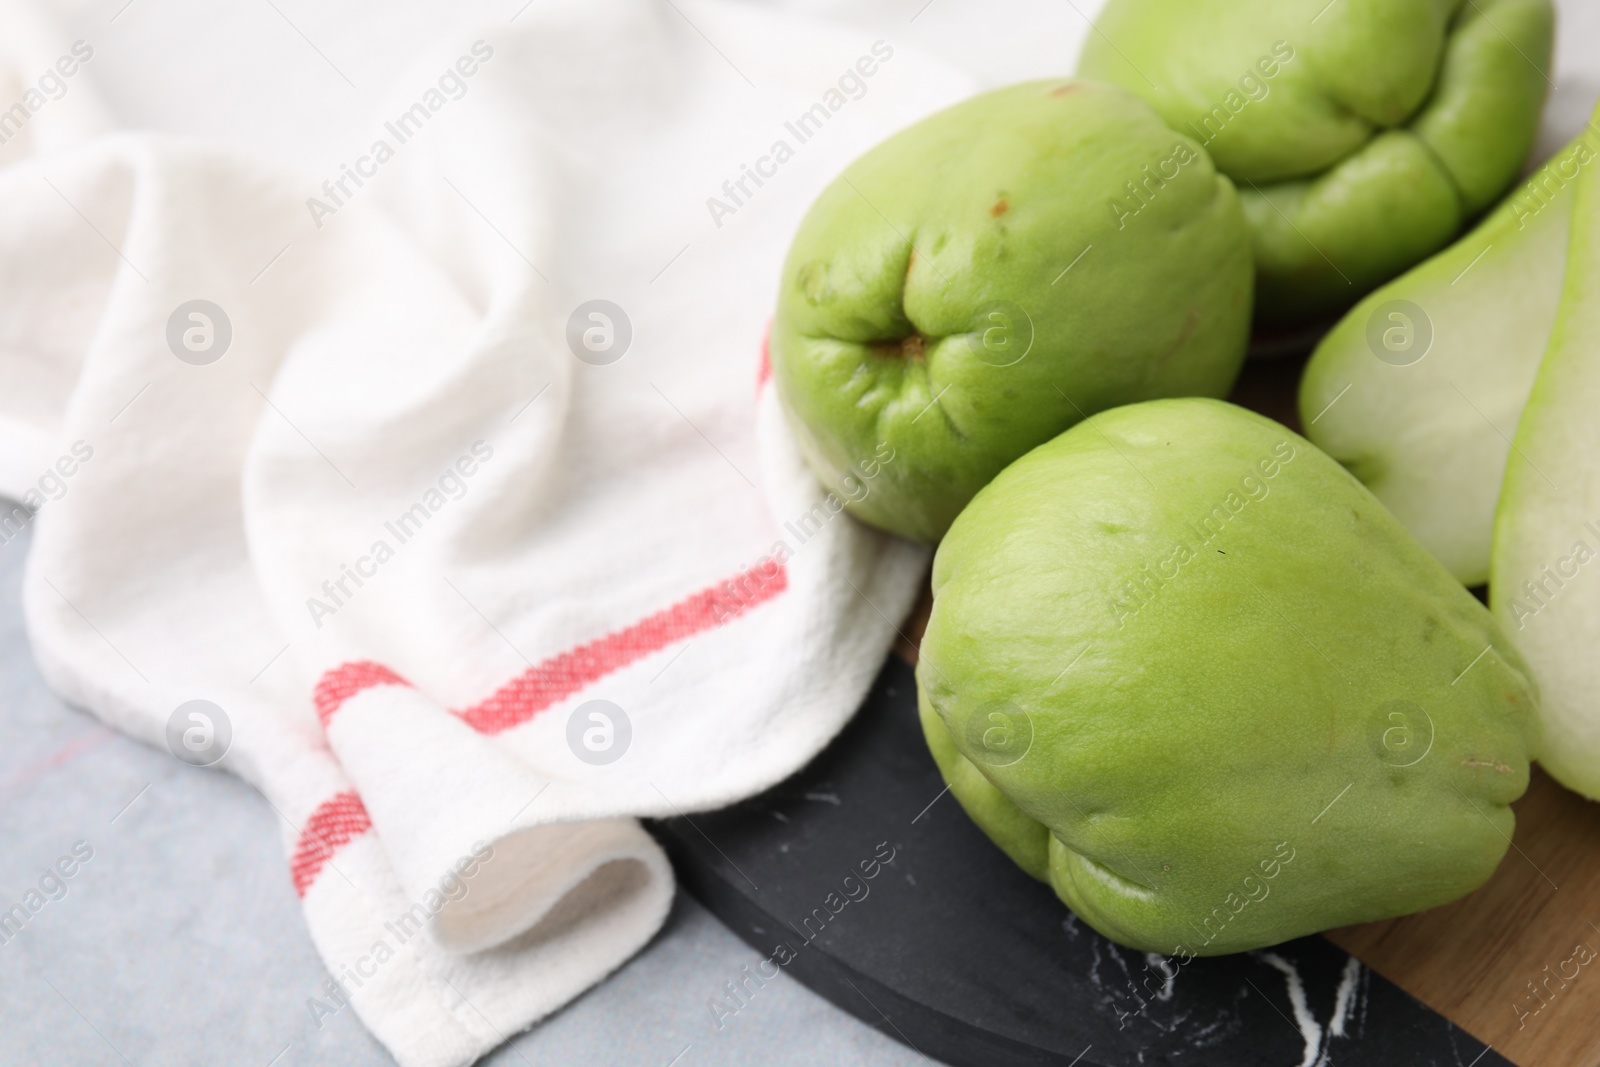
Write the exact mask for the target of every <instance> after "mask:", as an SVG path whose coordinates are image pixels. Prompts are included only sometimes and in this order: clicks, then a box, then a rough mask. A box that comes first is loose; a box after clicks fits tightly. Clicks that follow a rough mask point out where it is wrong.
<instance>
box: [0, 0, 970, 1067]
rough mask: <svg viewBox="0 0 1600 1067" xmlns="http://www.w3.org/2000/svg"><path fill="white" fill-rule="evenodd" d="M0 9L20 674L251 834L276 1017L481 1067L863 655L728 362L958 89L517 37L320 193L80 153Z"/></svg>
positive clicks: (806, 730)
mask: <svg viewBox="0 0 1600 1067" xmlns="http://www.w3.org/2000/svg"><path fill="white" fill-rule="evenodd" d="M3 17H4V18H5V24H4V32H0V93H3V94H4V95H3V96H0V108H5V109H8V110H4V111H0V138H3V143H0V153H4V155H3V156H0V161H3V162H4V166H3V167H0V493H3V494H4V495H6V496H8V497H11V498H13V499H17V500H19V501H22V502H23V503H24V504H25V505H26V507H25V508H22V509H18V508H13V507H11V506H9V505H7V506H5V507H4V508H3V509H0V538H3V539H4V540H7V541H9V540H12V539H13V537H14V535H15V533H16V531H17V530H18V529H20V528H21V527H23V526H26V525H29V524H32V525H33V526H34V527H35V530H34V536H33V547H32V554H31V558H30V560H29V564H28V570H27V578H26V583H25V590H24V606H25V610H26V615H27V622H28V627H29V633H30V637H31V639H32V642H33V647H34V651H35V655H36V657H37V659H38V662H39V664H40V666H41V669H42V671H43V673H44V675H45V677H46V678H47V679H48V681H49V682H50V684H51V685H52V686H53V687H54V688H55V689H56V690H57V691H59V692H60V693H61V694H62V695H63V696H64V697H66V698H67V699H68V700H70V701H72V702H74V703H76V704H79V705H81V706H83V707H86V708H89V709H90V710H92V711H93V712H94V713H95V714H97V715H99V716H100V717H102V718H103V719H105V720H106V721H107V722H109V723H111V724H113V725H115V726H117V727H118V728H120V729H122V730H125V731H127V732H128V733H130V734H132V735H134V736H136V737H139V738H142V739H144V740H146V741H148V742H150V743H151V744H154V745H161V746H167V747H170V748H172V749H173V751H174V752H175V753H177V754H180V755H182V756H183V757H184V758H187V759H189V760H190V761H191V762H197V763H206V762H209V761H211V760H213V759H215V758H216V756H217V755H218V754H219V753H225V755H222V757H221V760H220V762H219V763H217V764H216V766H218V767H220V768H222V769H226V770H230V771H233V772H235V773H237V774H240V775H242V776H243V777H244V778H246V779H247V780H249V781H250V782H252V783H254V784H255V785H256V786H257V787H258V788H259V789H260V790H261V791H262V793H263V794H264V795H265V796H266V798H267V799H268V800H269V801H270V802H271V804H272V805H273V807H274V808H275V809H276V811H277V812H278V813H279V815H280V816H281V818H282V823H283V827H284V833H285V840H286V844H287V849H288V852H289V857H290V862H289V867H290V877H291V878H292V881H293V885H294V887H295V889H296V891H297V892H298V893H299V894H300V895H301V896H302V897H303V899H304V905H305V912H306V918H307V922H308V924H309V926H310V930H311V933H312V936H313V939H314V941H315V943H316V945H317V947H318V950H319V951H320V953H321V955H322V956H323V959H324V960H325V962H326V963H327V966H328V970H329V972H330V975H331V979H330V982H329V984H328V986H327V988H326V998H325V999H322V1000H317V1001H316V1003H314V1004H312V1005H310V1006H311V1007H312V1009H313V1011H314V1012H315V1011H316V1010H317V1009H318V1005H320V1006H321V1008H322V1009H323V1010H327V1011H334V1010H338V1009H339V1008H340V1007H342V1005H343V1004H344V1003H345V1002H346V1000H348V1002H349V1003H350V1004H351V1005H352V1006H353V1007H354V1009H355V1011H356V1012H357V1013H358V1014H359V1015H360V1017H361V1018H362V1019H363V1020H364V1021H365V1023H366V1024H367V1025H368V1026H369V1027H370V1028H371V1029H372V1031H373V1032H374V1033H375V1034H376V1035H377V1036H378V1037H379V1039H380V1040H382V1041H383V1042H384V1044H385V1045H387V1046H388V1047H389V1048H390V1049H391V1050H392V1051H393V1053H394V1054H395V1056H396V1058H397V1059H398V1060H399V1061H400V1063H401V1064H403V1065H405V1067H430V1065H440V1067H449V1065H456V1064H465V1063H469V1062H470V1061H472V1060H473V1059H475V1058H476V1057H478V1056H479V1055H481V1054H482V1053H483V1052H485V1051H486V1050H487V1049H489V1048H491V1047H493V1046H494V1045H496V1044H498V1043H499V1042H501V1041H503V1040H504V1039H505V1037H506V1036H507V1035H508V1034H512V1033H515V1032H517V1031H518V1030H520V1029H522V1028H524V1027H526V1026H527V1025H529V1024H530V1023H531V1022H533V1021H534V1020H536V1019H538V1018H539V1017H541V1016H542V1015H544V1014H546V1013H548V1012H550V1011H552V1010H553V1009H555V1008H556V1007H558V1006H560V1005H561V1004H563V1003H564V1002H566V1001H568V1000H569V999H571V998H572V997H573V996H575V995H576V994H578V993H579V992H581V991H582V990H583V989H585V988H586V987H588V986H589V985H591V984H593V983H594V982H596V981H598V980H599V979H600V978H601V977H603V976H604V975H605V974H606V973H607V972H609V971H610V970H611V969H613V968H615V967H616V966H617V965H618V964H620V963H621V962H622V961H624V960H625V959H627V958H628V956H630V955H631V954H632V953H634V952H635V951H637V950H638V949H639V948H640V947H641V946H642V945H643V944H644V943H645V942H646V941H647V940H648V938H649V937H650V936H651V934H652V933H653V932H654V931H655V930H656V928H657V927H658V926H659V924H660V922H661V921H662V919H663V918H664V916H665V914H666V911H667V908H668V905H669V902H670V898H671V893H672V880H671V872H670V869H669V868H668V866H667V864H666V863H665V861H664V859H663V857H662V854H661V852H660V850H659V849H658V848H657V846H656V845H655V844H654V843H653V842H652V841H651V839H650V838H649V837H648V836H647V835H646V834H645V833H644V832H643V830H642V829H641V828H640V826H639V825H638V823H637V821H636V819H637V817H639V816H646V815H650V816H668V815H674V814H679V813H684V812H693V811H699V810H705V809H708V808H714V807H717V806H720V805H725V804H727V803H729V802H732V801H734V800H737V799H739V798H740V797H743V796H747V795H749V794H751V793H753V792H755V791H757V790H760V789H762V788H764V787H766V786H768V785H771V784H773V783H775V782H777V781H779V780H781V779H782V778H783V777H785V776H786V775H788V774H789V773H791V772H792V771H794V770H795V769H797V768H798V767H799V766H801V765H802V764H803V763H804V762H805V761H806V760H807V759H809V758H810V757H811V756H812V755H814V754H815V753H816V752H817V751H818V750H819V749H820V748H821V747H822V746H823V745H824V744H825V743H826V742H827V741H828V740H829V739H830V738H831V737H833V736H834V735H835V734H836V733H837V731H838V730H839V729H840V727H841V726H842V725H843V724H844V722H845V721H846V720H847V719H848V717H849V716H850V715H851V713H852V712H853V711H854V710H855V708H856V706H857V705H858V703H859V702H860V700H861V698H862V696H863V695H864V693H865V691H866V689H867V687H868V685H869V684H870V682H871V679H872V678H873V676H874V674H875V673H876V671H877V670H878V668H879V666H880V664H881V662H882V660H883V658H884V656H885V654H886V653H887V651H888V649H889V647H890V644H891V643H892V641H893V640H894V638H895V635H896V626H897V624H898V623H899V622H900V620H901V619H902V618H903V617H904V616H905V614H906V612H907V611H908V609H909V608H910V606H911V604H912V602H913V600H914V598H915V596H916V592H917V588H918V584H919V581H920V578H921V575H922V574H923V572H924V569H925V566H926V562H927V553H926V550H924V549H921V548H918V547H915V546H912V545H909V544H906V543H903V542H899V541H897V540H895V539H892V538H889V537H886V536H883V535H880V534H877V533H875V532H872V531H870V530H867V529H865V528H864V527H862V526H860V525H858V524H856V523H854V521H853V520H850V519H848V518H846V517H843V516H841V515H840V514H839V502H838V501H837V500H836V499H832V498H828V497H825V496H824V495H823V494H822V493H821V491H820V490H819V489H818V487H817V486H816V484H815V482H814V481H813V480H812V479H811V478H810V477H809V476H808V474H807V472H806V470H805V468H804V466H803V464H802V462H801V460H800V458H799V457H798V455H797V453H796V451H795V449H794V447H793V444H792V441H791V440H790V438H789V436H788V434H787V431H786V429H785V427H784V426H783V424H782V420H781V416H780V415H779V413H778V411H777V409H776V401H775V398H774V397H773V396H772V395H771V390H770V389H767V388H763V387H761V383H762V381H763V379H764V375H763V366H764V358H763V354H762V348H763V336H764V332H765V328H766V323H767V320H768V318H769V316H770V314H771V308H772V304H773V299H774V294H775V289H776V283H777V277H778V271H779V266H780V263H781V261H782V257H783V254H784V251H785V246H786V244H787V241H788V238H789V236H790V234H791V233H792V232H793V229H794V226H795V225H796V223H797V222H798V220H799V218H800V216H801V214H802V213H803V212H804V210H805V208H806V207H807V206H808V204H809V202H810V201H811V199H812V198H813V197H814V196H815V195H816V193H817V192H818V191H819V190H820V188H821V187H822V185H823V184H824V183H825V182H826V181H827V180H828V179H829V178H830V177H831V176H832V175H833V174H835V173H836V172H837V171H838V170H839V169H840V168H841V167H842V166H843V165H844V164H845V163H847V162H848V161H849V160H850V159H852V158H853V157H855V156H856V155H858V154H859V153H860V152H862V151H864V150H865V149H866V148H867V147H869V146H870V145H872V144H873V143H875V142H876V141H878V140H879V139H881V138H882V137H883V136H885V135H886V134H888V133H889V132H891V131H893V130H895V129H897V128H899V127H901V126H904V125H905V124H907V123H908V122H910V121H913V120H914V119H916V118H918V117H920V116H921V115H923V114H926V113H927V112H929V111H931V110H934V109H936V108H938V107H941V106H944V105H946V104H949V103H951V102H953V101H955V100H957V99H959V98H961V97H962V96H965V95H967V94H968V93H969V92H970V91H971V90H972V88H973V83H972V80H971V79H970V78H969V77H968V76H967V75H964V74H962V73H959V72H958V71H956V70H955V69H954V68H952V67H950V66H948V65H946V64H944V63H942V62H940V61H938V60H936V59H933V58H931V57H930V56H928V55H925V54H920V53H918V52H917V50H916V49H914V48H911V47H909V46H905V45H903V44H901V43H898V42H895V41H893V40H889V39H887V38H884V37H881V36H874V35H872V34H870V33H864V32H861V31H859V30H852V29H847V28H842V27H838V26H829V25H827V24H824V23H820V22H817V21H815V20H807V19H802V18H799V17H797V16H789V15H779V14H775V13H773V12H771V11H766V10H758V9H754V8H749V7H744V6H741V5H738V4H730V3H720V2H714V3H707V2H698V0H582V2H576V0H574V2H545V0H536V2H535V3H533V4H532V5H530V6H529V7H528V9H527V10H526V11H525V12H523V13H521V14H519V16H518V17H517V19H516V21H515V22H514V23H513V24H511V25H506V24H500V25H497V26H495V27H492V28H488V29H484V30H481V31H479V32H476V33H468V34H465V35H463V36H461V37H460V39H459V40H452V41H445V42H441V44H440V47H439V48H438V49H437V51H436V52H434V53H433V54H430V55H429V56H428V57H427V58H426V59H425V60H424V61H423V62H422V63H421V64H420V65H419V66H418V67H417V69H416V73H415V75H414V76H413V77H412V78H410V79H409V80H403V81H402V84H400V85H399V86H398V87H397V91H396V94H395V95H394V97H393V99H392V101H391V103H390V104H389V105H387V106H386V107H385V108H384V109H383V110H382V112H381V113H379V114H377V115H374V116H373V121H372V124H371V129H370V133H369V135H368V136H366V137H364V138H363V139H361V140H360V141H359V142H358V143H353V144H352V145H351V147H350V151H349V154H348V156H347V158H346V159H345V160H344V161H343V162H342V163H341V164H340V165H339V166H338V168H337V169H336V170H331V171H329V172H328V173H322V174H314V175H308V174H304V173H299V172H297V171H295V170H294V169H292V168H288V167H282V166H279V165H276V164H274V163H273V162H271V161H268V160H264V159H261V158H257V157H255V156H253V155H251V154H248V153H246V152H243V151H241V150H239V149H237V148H232V147H228V146H225V145H220V144H216V143H210V142H204V141H199V140H192V139H183V138H177V137H170V136H158V135H153V134H137V133H131V132H114V131H109V130H108V122H107V120H106V118H105V113H104V111H103V110H102V109H101V108H100V107H99V106H98V105H97V104H96V102H95V94H94V91H93V87H92V84H91V79H92V77H93V73H94V70H95V58H96V53H95V51H94V45H93V43H92V42H88V41H81V42H78V41H74V40H72V39H70V37H68V36H66V35H61V34H59V33H57V32H56V31H53V30H52V29H51V28H50V27H49V26H48V25H46V24H45V23H44V22H42V21H41V20H39V19H38V18H37V17H36V16H35V14H33V13H31V12H29V11H28V10H27V9H25V8H21V7H17V6H14V5H8V6H7V7H5V8H4V12H3ZM733 54H737V55H738V56H739V57H740V59H739V62H738V64H737V65H735V63H734V62H733V61H732V60H731V59H730V58H729V57H730V55H733ZM13 103H15V106H12V105H13ZM887 462H890V463H892V462H893V458H892V457H891V458H889V459H888V460H887ZM860 490H861V492H866V493H870V492H871V491H872V486H871V480H870V478H867V479H864V480H863V482H862V484H861V487H860Z"/></svg>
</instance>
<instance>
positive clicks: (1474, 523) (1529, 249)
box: [1300, 113, 1600, 586]
mask: <svg viewBox="0 0 1600 1067" xmlns="http://www.w3.org/2000/svg"><path fill="white" fill-rule="evenodd" d="M1590 126H1591V128H1590V129H1589V130H1587V131H1585V133H1584V135H1583V136H1582V137H1579V138H1578V139H1577V140H1575V141H1573V142H1572V143H1571V144H1570V145H1568V146H1567V147H1566V148H1565V149H1563V150H1562V151H1560V152H1557V153H1556V154H1555V156H1554V157H1552V158H1551V159H1550V160H1549V161H1548V162H1547V163H1546V164H1545V165H1544V166H1543V167H1541V168H1540V169H1539V170H1537V171H1535V172H1534V173H1533V174H1532V175H1531V176H1530V177H1529V178H1528V180H1527V181H1526V182H1525V183H1523V185H1522V186H1521V187H1519V188H1518V189H1517V190H1516V191H1515V192H1514V193H1513V194H1512V195H1511V196H1509V197H1507V198H1506V199H1505V200H1504V201H1502V202H1501V204H1500V206H1499V207H1497V208H1495V209H1494V210H1493V211H1491V212H1490V213H1489V214H1488V215H1487V216H1486V217H1485V219H1484V221H1483V223H1482V224H1480V225H1479V226H1478V227H1477V228H1476V229H1474V230H1473V231H1472V232H1471V233H1470V234H1468V235H1467V236H1465V237H1463V238H1461V240H1459V241H1457V242H1456V243H1455V244H1453V245H1451V246H1450V247H1449V248H1447V249H1445V250H1444V251H1443V252H1440V253H1439V254H1438V255H1436V256H1434V257H1433V258H1432V259H1429V260H1427V261H1425V262H1423V263H1420V264H1418V265H1417V266H1416V267H1413V268H1412V269H1411V270H1409V271H1407V272H1406V273H1405V274H1402V275H1401V276H1400V277H1398V278H1396V279H1395V280H1394V281H1392V282H1389V283H1388V284H1387V285H1384V286H1382V287H1380V288H1378V289H1376V290H1374V291H1373V292H1372V293H1371V294H1369V295H1368V296H1367V298H1366V299H1365V300H1363V301H1362V302H1361V303H1359V304H1357V305H1356V306H1355V307H1354V308H1352V309H1351V311H1350V313H1349V314H1348V315H1346V316H1345V317H1344V318H1343V319H1341V320H1340V321H1339V324H1338V325H1336V326H1335V327H1334V328H1333V329H1332V330H1331V331H1329V333H1328V335H1327V336H1326V337H1324V338H1323V339H1322V341H1321V343H1320V344H1318V345H1317V349H1316V352H1315V353H1313V355H1312V357H1311V361H1310V362H1309V363H1307V364H1306V370H1305V375H1304V376H1303V377H1302V378H1301V379H1300V421H1301V422H1302V423H1303V424H1305V427H1306V436H1307V437H1309V438H1311V440H1312V442H1313V443H1314V444H1316V445H1317V447H1319V448H1321V449H1322V450H1323V451H1325V452H1327V453H1328V454H1329V455H1330V456H1333V457H1334V458H1335V459H1337V460H1339V462H1341V463H1343V464H1344V465H1345V466H1346V467H1348V468H1350V471H1351V473H1353V474H1354V475H1355V476H1356V477H1358V478H1360V479H1361V481H1362V482H1363V483H1365V484H1366V486H1367V488H1368V489H1371V490H1372V492H1373V494H1374V495H1375V496H1377V498H1378V499H1379V500H1381V501H1383V504H1384V506H1385V507H1387V508H1388V509H1389V510H1390V511H1392V512H1394V516H1395V518H1397V519H1399V520H1400V521H1401V522H1402V523H1404V524H1405V527H1406V529H1408V530H1410V531H1411V532H1412V534H1414V535H1415V536H1416V538H1417V540H1418V541H1420V542H1422V545H1423V547H1425V548H1427V549H1428V550H1429V551H1430V552H1432V553H1433V554H1434V555H1435V556H1437V557H1438V558H1439V562H1441V563H1443V564H1444V565H1445V566H1446V567H1448V568H1449V569H1450V572H1451V573H1452V574H1454V575H1455V576H1456V578H1458V579H1459V580H1460V581H1461V582H1462V584H1464V585H1469V586H1470V585H1482V584H1483V583H1484V582H1486V581H1488V579H1489V552H1490V535H1491V533H1492V532H1493V529H1494V514H1495V505H1496V503H1497V502H1498V500H1499V498H1500V484H1501V482H1502V481H1503V480H1504V476H1505V470H1506V461H1507V459H1508V458H1510V457H1511V455H1512V452H1511V435H1512V434H1513V433H1514V432H1516V427H1517V420H1518V419H1519V418H1520V417H1521V415H1522V409H1523V405H1524V404H1525V403H1527V400H1528V393H1529V392H1530V391H1531V390H1532V389H1533V380H1534V375H1536V374H1537V373H1538V372H1539V364H1540V361H1541V360H1542V359H1543V358H1544V354H1545V348H1546V347H1547V346H1548V344H1549V341H1550V332H1551V330H1552V329H1553V328H1554V326H1555V319H1556V308H1557V305H1558V304H1559V303H1560V300H1561V285H1562V279H1563V278H1564V277H1565V275H1566V269H1567V234H1568V231H1569V230H1570V229H1571V223H1572V201H1573V183H1574V181H1575V180H1576V179H1577V177H1578V175H1579V173H1580V172H1581V171H1582V170H1583V169H1584V168H1586V167H1590V166H1592V165H1593V164H1594V162H1595V160H1596V159H1600V151H1597V149H1600V132H1597V131H1600V113H1596V115H1595V119H1594V120H1592V121H1591V124H1590ZM1526 461H1527V458H1526V457H1519V458H1518V459H1517V462H1526Z"/></svg>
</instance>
